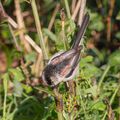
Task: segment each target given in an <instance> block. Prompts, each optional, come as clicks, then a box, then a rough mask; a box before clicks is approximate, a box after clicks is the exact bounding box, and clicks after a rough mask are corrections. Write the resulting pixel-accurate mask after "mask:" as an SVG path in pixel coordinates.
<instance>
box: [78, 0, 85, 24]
mask: <svg viewBox="0 0 120 120" xmlns="http://www.w3.org/2000/svg"><path fill="white" fill-rule="evenodd" d="M85 7H86V0H81V5H80V10H79V18H78V25H79V26H81V24H82V20H83V16H84V13H85Z"/></svg>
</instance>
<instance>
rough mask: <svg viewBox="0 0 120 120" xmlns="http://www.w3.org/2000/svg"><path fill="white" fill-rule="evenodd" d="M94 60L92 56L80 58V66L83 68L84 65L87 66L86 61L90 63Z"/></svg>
mask: <svg viewBox="0 0 120 120" xmlns="http://www.w3.org/2000/svg"><path fill="white" fill-rule="evenodd" d="M92 61H93V57H92V56H87V57H85V58H82V59H81V60H80V67H81V68H82V67H84V66H86V63H89V62H92Z"/></svg>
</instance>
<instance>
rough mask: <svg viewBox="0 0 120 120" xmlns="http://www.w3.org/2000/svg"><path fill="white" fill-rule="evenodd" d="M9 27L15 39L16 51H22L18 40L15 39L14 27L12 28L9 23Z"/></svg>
mask: <svg viewBox="0 0 120 120" xmlns="http://www.w3.org/2000/svg"><path fill="white" fill-rule="evenodd" d="M8 26H9V29H10V32H11V35H12V37H13V41H14V44H15V47H16V49H17V50H18V51H21V48H20V46H19V45H18V42H17V40H16V37H15V35H14V33H13V29H12V27H11V25H10V24H9V23H8Z"/></svg>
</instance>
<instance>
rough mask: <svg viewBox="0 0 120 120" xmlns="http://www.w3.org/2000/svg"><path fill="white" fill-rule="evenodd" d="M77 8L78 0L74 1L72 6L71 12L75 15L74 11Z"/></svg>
mask: <svg viewBox="0 0 120 120" xmlns="http://www.w3.org/2000/svg"><path fill="white" fill-rule="evenodd" d="M75 7H76V0H72V5H71V12H72V14H73V12H74V10H75Z"/></svg>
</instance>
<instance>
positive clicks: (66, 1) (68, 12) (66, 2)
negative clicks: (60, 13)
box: [64, 0, 71, 18]
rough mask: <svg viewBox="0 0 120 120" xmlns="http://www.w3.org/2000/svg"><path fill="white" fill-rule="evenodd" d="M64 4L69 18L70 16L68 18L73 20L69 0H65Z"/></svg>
mask: <svg viewBox="0 0 120 120" xmlns="http://www.w3.org/2000/svg"><path fill="white" fill-rule="evenodd" d="M64 2H65V8H66V11H67V16H68V18H71V14H70V8H69V4H68V0H64Z"/></svg>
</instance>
